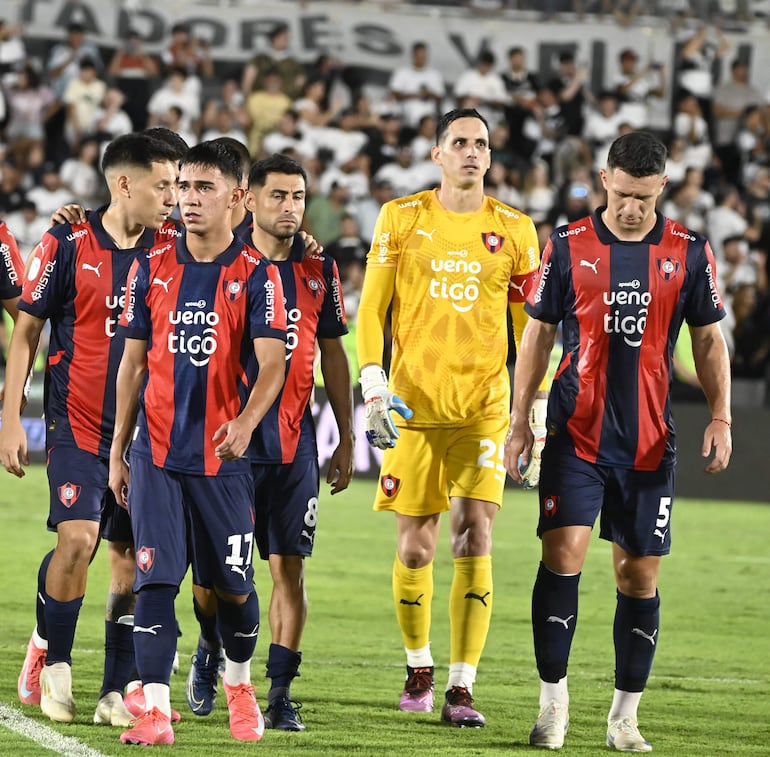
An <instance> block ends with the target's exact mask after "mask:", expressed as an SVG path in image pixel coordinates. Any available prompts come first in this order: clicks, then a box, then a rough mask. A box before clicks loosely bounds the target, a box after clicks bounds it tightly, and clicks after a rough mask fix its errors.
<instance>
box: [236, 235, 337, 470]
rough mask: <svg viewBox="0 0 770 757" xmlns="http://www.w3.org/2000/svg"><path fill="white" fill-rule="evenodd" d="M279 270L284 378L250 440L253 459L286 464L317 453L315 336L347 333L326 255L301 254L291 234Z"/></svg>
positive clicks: (301, 244)
mask: <svg viewBox="0 0 770 757" xmlns="http://www.w3.org/2000/svg"><path fill="white" fill-rule="evenodd" d="M273 265H275V266H277V268H278V270H279V271H280V274H281V282H282V283H283V293H284V298H285V300H284V301H285V303H286V317H287V339H286V382H285V383H284V385H283V388H282V389H281V393H280V394H279V395H278V398H277V399H276V401H275V402H274V403H273V405H272V407H271V408H270V410H269V411H268V412H267V415H265V417H264V419H263V420H262V422H261V423H260V424H259V426H257V428H256V429H255V431H254V434H253V436H252V439H251V445H250V447H249V457H250V458H251V460H252V462H254V463H258V464H262V463H290V462H292V461H293V460H297V459H308V458H314V457H318V450H317V447H316V440H315V424H314V423H313V416H312V414H311V411H310V397H311V394H312V391H313V382H314V376H313V357H314V352H315V340H316V338H319V339H335V338H337V337H340V336H343V335H344V334H347V331H348V327H347V321H346V319H345V306H344V304H343V301H342V284H341V282H340V276H339V272H338V270H337V264H336V262H335V261H334V259H333V258H332V257H330V256H328V255H323V254H313V255H308V254H306V253H305V243H304V242H303V241H302V238H301V237H300V236H299V235H296V236H295V237H294V244H293V245H292V249H291V253H290V255H289V257H288V259H287V260H281V261H273Z"/></svg>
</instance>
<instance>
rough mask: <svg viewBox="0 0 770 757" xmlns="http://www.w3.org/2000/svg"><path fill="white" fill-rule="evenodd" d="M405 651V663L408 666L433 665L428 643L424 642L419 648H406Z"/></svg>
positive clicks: (423, 666) (425, 666) (427, 666)
mask: <svg viewBox="0 0 770 757" xmlns="http://www.w3.org/2000/svg"><path fill="white" fill-rule="evenodd" d="M404 651H405V652H406V664H407V665H408V666H409V667H410V668H430V667H432V666H433V655H432V654H431V653H430V644H429V643H428V644H426V645H425V646H424V647H420V648H419V649H407V648H406V647H404Z"/></svg>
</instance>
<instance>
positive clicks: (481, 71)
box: [454, 50, 511, 128]
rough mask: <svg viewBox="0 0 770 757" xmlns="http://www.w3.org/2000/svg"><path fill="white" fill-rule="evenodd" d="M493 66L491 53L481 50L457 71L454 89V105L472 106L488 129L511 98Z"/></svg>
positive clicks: (493, 58)
mask: <svg viewBox="0 0 770 757" xmlns="http://www.w3.org/2000/svg"><path fill="white" fill-rule="evenodd" d="M494 66H495V56H494V53H493V52H492V51H491V50H482V51H481V52H480V53H479V57H478V58H477V59H476V65H475V66H473V68H469V69H467V70H466V71H464V72H463V73H462V74H460V78H459V79H458V80H457V83H456V84H455V89H454V94H455V98H456V99H457V106H458V107H462V108H475V109H476V110H477V111H478V112H479V113H481V115H482V116H484V118H486V120H487V123H488V124H489V126H490V128H491V127H493V126H494V125H495V124H496V123H497V122H498V121H500V120H502V119H503V118H504V116H505V107H506V106H507V105H508V104H509V103H510V101H511V97H510V95H509V94H508V91H507V90H506V88H505V82H504V81H503V77H502V76H500V74H498V73H497V72H495V71H494V70H493V69H494Z"/></svg>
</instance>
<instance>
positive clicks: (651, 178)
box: [505, 132, 732, 752]
mask: <svg viewBox="0 0 770 757" xmlns="http://www.w3.org/2000/svg"><path fill="white" fill-rule="evenodd" d="M665 165H666V148H665V147H664V145H663V144H662V143H661V142H660V141H659V140H658V139H657V138H656V137H654V136H653V135H651V134H649V133H645V132H632V133H630V134H627V135H624V136H622V137H619V138H618V139H617V140H615V142H614V143H613V144H612V146H611V148H610V151H609V156H608V159H607V168H606V169H605V170H603V171H602V172H601V178H602V183H603V184H604V188H605V189H606V190H607V205H606V206H604V207H600V208H598V209H597V210H596V211H595V212H594V213H593V214H592V215H590V216H587V217H585V218H581V219H580V220H578V221H574V222H573V223H570V224H569V225H567V226H562V227H560V228H558V229H556V230H555V231H554V232H553V233H552V234H551V237H550V240H549V242H548V244H547V245H546V248H545V251H544V253H543V262H542V265H541V267H540V272H539V276H538V279H537V283H536V285H535V287H534V288H533V290H532V292H531V293H530V296H529V298H528V300H527V304H526V309H527V311H528V312H529V314H530V316H531V317H532V320H530V322H529V324H528V326H527V328H526V330H525V332H524V338H523V341H522V345H521V350H520V351H519V355H518V358H517V360H516V372H515V377H514V401H513V408H512V415H511V433H510V436H509V439H508V441H507V443H506V448H505V465H506V468H507V469H508V472H509V473H510V474H511V476H512V477H513V478H514V479H516V480H519V478H520V474H519V472H518V465H517V461H518V458H519V455H521V454H522V453H523V454H526V453H527V450H528V448H529V447H531V445H532V436H531V433H530V431H529V429H528V425H527V423H526V419H527V416H528V412H529V409H530V406H531V403H532V398H533V396H534V393H535V390H536V388H537V387H538V384H539V382H540V380H541V378H542V376H543V374H544V373H545V371H546V367H547V363H548V356H549V354H550V350H551V347H552V345H553V343H554V336H555V334H556V329H557V326H558V324H559V323H561V324H562V339H563V342H564V352H563V356H562V359H561V363H560V365H559V368H558V370H557V372H556V376H555V378H554V381H553V385H552V388H551V393H550V399H549V402H548V412H547V423H546V426H547V437H546V443H545V448H544V450H543V455H542V468H541V476H540V488H539V499H540V521H539V526H538V534H539V536H540V538H541V541H542V559H541V563H540V568H539V571H538V574H537V579H536V581H535V586H534V589H533V593H532V628H533V633H534V642H535V657H536V661H537V668H538V672H539V674H540V713H539V715H538V718H537V722H536V724H535V727H534V729H533V730H532V733H531V734H530V743H531V744H533V745H534V746H539V747H546V748H550V749H558V748H559V747H561V746H562V744H563V743H564V736H565V733H566V731H567V728H568V725H569V715H568V712H569V711H568V705H569V695H568V691H567V663H568V660H569V653H570V647H571V644H572V639H573V636H574V633H575V625H576V623H577V617H578V582H579V580H580V572H581V570H582V568H583V562H584V560H585V556H586V553H587V550H588V545H589V542H590V538H591V529H592V527H593V524H594V522H595V521H596V518H597V516H599V515H600V514H601V530H600V536H601V537H602V538H604V539H607V540H609V541H611V542H612V559H613V566H614V569H615V580H616V584H617V605H616V611H615V622H614V629H613V635H614V641H615V693H614V697H613V700H612V704H611V706H610V711H609V716H608V725H607V739H606V741H607V745H608V746H610V747H613V748H614V749H617V750H619V751H623V752H649V751H650V750H651V749H652V747H651V746H650V744H649V742H648V741H647V740H646V739H644V738H643V736H642V735H641V733H640V732H639V727H638V723H637V707H638V704H639V701H640V698H641V696H642V692H643V690H644V688H645V684H646V682H647V677H648V675H649V673H650V669H651V667H652V662H653V656H654V654H655V650H656V649H657V647H658V642H659V635H658V624H659V616H660V598H659V595H658V572H659V568H660V560H661V556H662V555H665V554H668V552H669V549H670V545H671V512H672V507H673V503H674V465H675V450H676V445H675V428H674V422H673V419H672V416H671V407H670V397H669V390H670V386H671V380H672V375H673V351H674V344H675V342H676V339H677V335H678V334H679V329H680V327H681V326H682V324H683V322H686V324H687V327H688V328H689V329H690V333H691V335H692V349H693V356H694V358H695V365H696V370H697V374H698V379H699V380H700V383H701V386H702V387H703V391H704V394H705V395H706V399H707V401H708V405H709V409H710V411H711V418H710V420H709V422H708V424H707V426H706V429H705V432H704V435H703V447H702V450H701V453H702V455H703V456H704V457H709V456H710V455H711V454H712V453H713V457H712V459H711V460H710V462H708V464H707V466H706V471H707V472H708V473H718V472H719V471H722V470H724V469H725V468H726V467H727V465H728V463H729V461H730V454H731V451H732V442H731V437H730V421H731V417H730V361H729V356H728V352H727V348H726V346H725V341H724V338H723V337H722V333H721V331H720V328H719V324H718V321H719V320H721V319H722V318H723V317H724V315H725V311H724V309H723V307H722V301H721V299H720V296H719V292H718V291H717V285H716V272H715V266H714V256H713V254H712V252H711V247H710V246H709V243H708V241H707V240H706V238H705V237H703V236H702V235H701V234H698V233H697V232H695V231H692V230H691V229H687V228H685V227H684V226H681V225H680V224H678V223H676V222H674V221H672V220H671V219H669V218H666V217H664V216H663V215H661V214H660V213H658V212H657V211H656V209H655V204H656V202H657V200H658V198H659V197H660V195H661V192H662V191H663V188H664V187H665V185H666V181H667V176H666V175H665Z"/></svg>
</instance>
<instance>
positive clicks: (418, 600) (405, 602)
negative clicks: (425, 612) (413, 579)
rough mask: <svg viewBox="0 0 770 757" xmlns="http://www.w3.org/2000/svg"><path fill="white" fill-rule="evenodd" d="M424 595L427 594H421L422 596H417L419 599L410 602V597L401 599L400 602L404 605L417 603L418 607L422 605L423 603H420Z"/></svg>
mask: <svg viewBox="0 0 770 757" xmlns="http://www.w3.org/2000/svg"><path fill="white" fill-rule="evenodd" d="M424 596H425V595H424V594H420V596H419V597H417V599H415V600H414V602H410V601H409V600H408V599H400V600H399V603H400V604H402V605H417V607H422V605H421V604H420V600H421V599H422V598H423V597H424Z"/></svg>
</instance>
